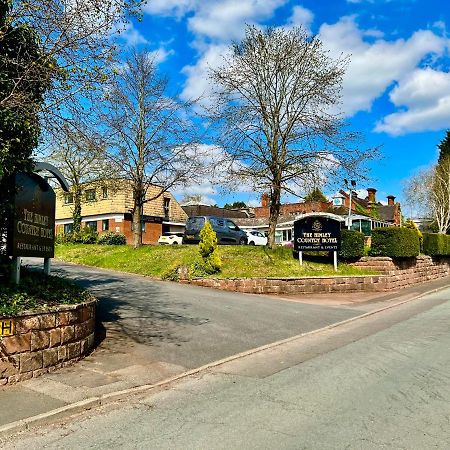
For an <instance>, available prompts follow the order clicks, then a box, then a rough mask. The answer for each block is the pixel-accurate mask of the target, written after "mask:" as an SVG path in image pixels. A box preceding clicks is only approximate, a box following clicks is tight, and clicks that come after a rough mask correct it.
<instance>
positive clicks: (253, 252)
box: [55, 244, 374, 280]
mask: <svg viewBox="0 0 450 450" xmlns="http://www.w3.org/2000/svg"><path fill="white" fill-rule="evenodd" d="M55 252H56V257H57V258H58V259H62V260H64V261H70V262H74V263H77V264H86V265H90V266H95V267H103V268H106V269H114V270H119V271H123V272H130V273H136V274H140V275H145V276H148V277H156V278H165V279H172V280H176V279H177V278H178V273H177V272H178V268H179V267H182V266H187V267H190V268H191V269H192V268H193V266H194V263H195V262H196V261H198V258H199V255H198V246H196V245H144V246H142V247H140V248H139V249H133V247H132V246H128V245H123V246H95V245H94V246H92V245H81V244H71V245H57V246H56V249H55ZM220 257H221V259H222V269H221V271H220V272H219V273H217V274H213V275H208V276H209V277H210V276H212V277H220V278H235V277H301V276H318V277H320V276H327V275H336V272H334V268H333V264H332V261H331V260H330V259H329V258H328V259H327V260H326V263H319V262H311V261H307V260H306V257H305V258H304V264H303V266H300V265H299V263H298V260H295V259H293V258H292V249H289V248H282V247H277V248H276V249H275V250H271V249H269V248H267V247H258V246H247V245H222V246H220ZM249 261H250V262H251V263H249ZM371 273H374V272H373V271H370V270H367V269H360V268H357V267H353V266H351V265H348V264H344V263H342V264H339V266H338V272H337V274H338V275H364V274H371ZM192 275H196V274H194V273H192V270H191V276H192ZM200 276H207V275H206V274H202V275H200Z"/></svg>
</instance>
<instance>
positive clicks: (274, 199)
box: [268, 186, 281, 249]
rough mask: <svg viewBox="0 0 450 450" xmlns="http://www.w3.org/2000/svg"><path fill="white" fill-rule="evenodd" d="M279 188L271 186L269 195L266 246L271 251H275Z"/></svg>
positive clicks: (279, 199) (279, 197) (279, 198)
mask: <svg viewBox="0 0 450 450" xmlns="http://www.w3.org/2000/svg"><path fill="white" fill-rule="evenodd" d="M280 201H281V188H280V186H272V190H271V194H270V216H269V235H268V245H269V247H270V248H271V249H275V248H276V246H277V244H276V242H275V229H276V226H277V222H278V216H279V215H280Z"/></svg>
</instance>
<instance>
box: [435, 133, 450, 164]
mask: <svg viewBox="0 0 450 450" xmlns="http://www.w3.org/2000/svg"><path fill="white" fill-rule="evenodd" d="M438 149H439V159H438V164H441V163H442V162H443V161H444V160H445V158H447V157H450V130H447V132H446V134H445V137H444V139H442V141H441V142H440V143H439V144H438Z"/></svg>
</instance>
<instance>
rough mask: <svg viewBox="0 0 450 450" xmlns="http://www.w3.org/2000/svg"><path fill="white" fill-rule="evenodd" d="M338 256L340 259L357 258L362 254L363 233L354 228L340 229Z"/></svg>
mask: <svg viewBox="0 0 450 450" xmlns="http://www.w3.org/2000/svg"><path fill="white" fill-rule="evenodd" d="M339 256H340V257H341V258H342V259H349V260H350V259H357V258H361V257H362V256H364V234H363V233H360V232H359V231H355V230H346V229H343V230H341V251H340V252H339Z"/></svg>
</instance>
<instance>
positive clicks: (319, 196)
mask: <svg viewBox="0 0 450 450" xmlns="http://www.w3.org/2000/svg"><path fill="white" fill-rule="evenodd" d="M304 200H305V202H323V203H327V202H328V200H327V198H326V197H325V195H323V193H322V191H321V190H320V189H319V188H318V187H316V188H314V189H313V190H312V191H310V192H309V193H308V195H307V196H306V197H305V199H304Z"/></svg>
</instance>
